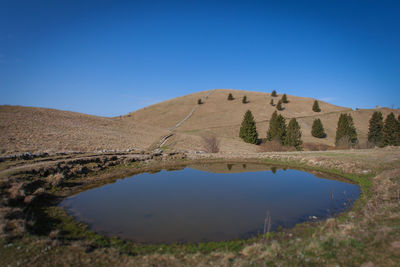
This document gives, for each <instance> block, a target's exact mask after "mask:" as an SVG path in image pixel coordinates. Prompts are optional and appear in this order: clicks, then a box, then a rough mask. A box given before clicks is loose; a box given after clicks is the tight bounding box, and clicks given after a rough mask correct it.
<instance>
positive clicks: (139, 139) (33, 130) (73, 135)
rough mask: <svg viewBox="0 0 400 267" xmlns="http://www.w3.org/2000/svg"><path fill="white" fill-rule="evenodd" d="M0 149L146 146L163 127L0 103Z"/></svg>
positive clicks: (80, 148)
mask: <svg viewBox="0 0 400 267" xmlns="http://www.w3.org/2000/svg"><path fill="white" fill-rule="evenodd" d="M0 129H1V135H0V149H2V151H1V152H3V153H4V152H9V153H15V152H26V151H30V152H37V151H49V152H53V151H71V150H73V151H97V150H103V149H108V150H111V149H113V150H126V149H129V148H135V149H146V148H147V147H148V146H149V145H150V144H151V143H153V142H154V141H155V140H157V139H159V138H160V136H162V135H165V134H166V133H168V132H167V131H166V130H163V129H160V128H157V127H152V126H148V125H141V124H139V123H135V122H133V121H128V120H122V119H119V118H104V117H97V116H90V115H85V114H81V113H76V112H69V111H60V110H54V109H45V108H31V107H19V106H0Z"/></svg>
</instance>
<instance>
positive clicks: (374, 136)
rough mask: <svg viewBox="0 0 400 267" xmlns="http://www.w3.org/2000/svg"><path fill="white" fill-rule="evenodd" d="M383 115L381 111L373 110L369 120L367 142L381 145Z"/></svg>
mask: <svg viewBox="0 0 400 267" xmlns="http://www.w3.org/2000/svg"><path fill="white" fill-rule="evenodd" d="M382 130H383V117H382V113H381V112H379V111H375V112H374V114H372V116H371V119H370V120H369V131H368V142H370V143H372V144H374V145H377V146H381V145H382V137H383V132H382Z"/></svg>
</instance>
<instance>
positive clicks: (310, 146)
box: [303, 143, 332, 151]
mask: <svg viewBox="0 0 400 267" xmlns="http://www.w3.org/2000/svg"><path fill="white" fill-rule="evenodd" d="M331 148H332V147H331V146H328V145H325V144H315V143H305V144H303V150H305V151H326V150H328V149H331Z"/></svg>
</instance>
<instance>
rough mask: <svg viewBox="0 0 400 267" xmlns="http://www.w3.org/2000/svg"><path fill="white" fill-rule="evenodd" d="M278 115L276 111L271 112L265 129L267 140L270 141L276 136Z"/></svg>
mask: <svg viewBox="0 0 400 267" xmlns="http://www.w3.org/2000/svg"><path fill="white" fill-rule="evenodd" d="M277 117H278V112H276V111H275V112H274V113H272V116H271V119H270V120H269V128H268V131H267V140H268V141H272V140H273V139H274V138H275V136H276V127H275V124H276V118H277Z"/></svg>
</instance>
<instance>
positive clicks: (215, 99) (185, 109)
mask: <svg viewBox="0 0 400 267" xmlns="http://www.w3.org/2000/svg"><path fill="white" fill-rule="evenodd" d="M229 93H232V94H233V96H234V98H235V99H234V100H233V101H228V100H227V97H228V94H229ZM244 95H246V96H247V99H248V101H249V102H248V103H247V104H243V103H242V98H243V96H244ZM281 97H282V95H281V94H279V95H278V97H275V98H273V99H274V102H275V103H277V102H278V100H279V99H280V98H281ZM199 98H201V99H203V102H204V103H203V104H202V105H197V100H198V99H199ZM271 98H272V97H271V95H270V93H260V92H249V91H240V90H228V89H218V90H209V91H203V92H198V93H194V94H190V95H185V96H182V97H178V98H174V99H171V100H168V101H165V102H161V103H158V104H155V105H151V106H148V107H146V108H143V109H140V110H138V111H135V112H132V113H130V114H127V115H126V116H123V117H115V118H105V117H97V116H91V115H85V114H81V113H76V112H69V111H60V110H54V109H45V108H31V107H20V106H0V131H1V135H0V152H1V153H14V152H26V151H31V152H37V151H68V150H74V151H98V150H103V149H108V150H126V149H129V148H136V149H149V148H151V149H153V148H156V147H157V144H159V141H160V139H161V137H162V136H165V135H167V134H168V133H170V131H169V130H168V129H169V128H171V127H174V126H176V125H177V124H178V123H179V122H181V121H182V120H183V119H184V118H185V117H187V116H188V114H190V112H191V111H193V113H192V115H191V116H190V117H189V118H188V119H187V120H186V121H184V122H183V123H182V124H180V125H179V127H177V128H175V129H173V133H174V135H173V136H172V137H171V138H170V139H168V140H167V142H166V143H165V144H164V145H163V146H164V147H169V148H172V149H178V150H203V142H202V138H201V136H203V135H209V134H214V135H216V136H217V137H218V139H219V141H220V151H221V152H225V153H237V152H241V153H246V152H257V151H258V150H259V149H260V148H259V147H258V146H255V145H250V144H247V143H244V142H243V141H242V140H241V139H239V137H238V133H239V128H240V124H241V121H242V118H243V115H244V113H245V112H246V110H248V109H250V110H251V111H252V113H253V115H254V117H255V120H256V122H257V130H258V133H259V137H260V138H264V137H266V132H267V127H268V123H269V121H268V120H269V119H270V117H271V114H272V113H273V112H274V111H275V110H276V107H273V106H271V105H270V104H269V103H270V100H271ZM288 100H289V103H288V104H284V108H285V109H284V110H283V111H280V112H279V113H281V114H282V115H283V116H284V117H285V118H287V120H289V119H290V118H293V117H295V118H297V119H298V121H299V123H300V126H301V129H302V132H303V141H304V142H305V143H314V144H315V143H316V144H324V145H331V146H333V145H334V140H335V132H336V127H337V121H338V118H339V115H340V113H343V112H346V113H350V114H351V115H352V116H353V118H354V122H355V126H356V128H357V133H358V136H359V140H360V142H365V141H366V137H367V133H368V122H369V119H370V117H371V115H372V113H373V111H375V109H368V110H357V111H353V110H351V109H349V108H344V107H339V106H335V105H332V104H329V103H326V102H323V101H319V106H320V108H321V112H319V113H316V112H313V111H312V104H313V102H314V99H313V98H305V97H296V96H291V95H288ZM380 111H382V113H383V114H384V116H386V115H387V114H388V113H389V112H392V111H393V112H395V113H396V116H398V115H399V114H400V111H399V110H391V109H380ZM316 118H320V119H321V120H322V123H323V125H324V128H325V131H326V133H327V137H326V138H323V139H318V138H314V137H312V136H311V126H312V123H313V120H314V119H316Z"/></svg>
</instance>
